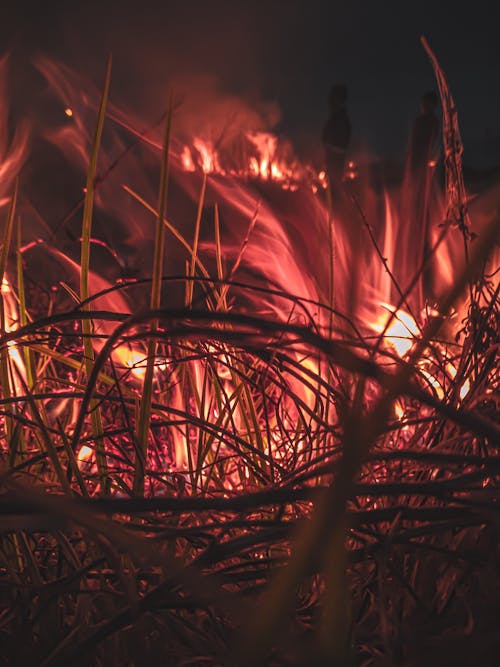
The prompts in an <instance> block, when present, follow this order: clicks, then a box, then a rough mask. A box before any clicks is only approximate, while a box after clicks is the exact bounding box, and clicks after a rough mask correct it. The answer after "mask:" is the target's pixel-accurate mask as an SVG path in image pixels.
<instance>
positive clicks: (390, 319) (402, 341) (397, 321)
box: [375, 303, 419, 357]
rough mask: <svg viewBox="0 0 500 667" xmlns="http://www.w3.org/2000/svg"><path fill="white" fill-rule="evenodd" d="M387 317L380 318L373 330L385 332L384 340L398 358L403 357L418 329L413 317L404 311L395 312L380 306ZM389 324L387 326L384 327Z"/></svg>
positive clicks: (385, 306) (389, 307) (391, 307)
mask: <svg viewBox="0 0 500 667" xmlns="http://www.w3.org/2000/svg"><path fill="white" fill-rule="evenodd" d="M381 305H382V306H383V307H384V308H385V309H386V310H387V311H389V315H387V316H385V317H383V318H381V320H379V322H378V323H377V324H376V325H375V330H376V331H379V332H382V331H384V329H386V331H385V340H387V342H388V343H389V344H390V345H391V346H392V347H393V348H394V349H395V350H396V352H397V353H398V355H399V356H400V357H404V356H405V354H407V353H408V352H409V351H410V350H411V348H412V347H413V344H414V342H415V339H416V337H417V336H418V334H419V328H418V326H417V323H416V322H415V320H414V319H413V317H412V316H411V315H410V314H409V313H407V312H405V311H404V310H401V309H400V310H397V311H396V309H395V308H394V307H393V306H390V305H388V304H386V303H382V304H381ZM387 323H389V326H387V328H386V325H387Z"/></svg>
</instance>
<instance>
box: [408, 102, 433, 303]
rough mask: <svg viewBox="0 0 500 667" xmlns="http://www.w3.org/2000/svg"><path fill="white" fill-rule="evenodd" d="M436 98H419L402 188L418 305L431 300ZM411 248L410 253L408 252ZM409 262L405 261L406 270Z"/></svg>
mask: <svg viewBox="0 0 500 667" xmlns="http://www.w3.org/2000/svg"><path fill="white" fill-rule="evenodd" d="M438 103H439V98H438V96H437V94H436V93H435V91H433V90H431V91H428V92H426V93H424V94H423V95H422V97H421V98H420V113H419V115H418V116H417V118H416V119H415V122H414V123H413V127H412V129H411V133H410V137H409V141H408V148H407V154H406V173H405V179H404V184H403V193H402V194H403V217H402V219H403V220H406V221H408V222H409V223H410V229H408V233H409V234H410V235H411V236H412V242H411V244H410V245H409V246H408V248H409V252H411V254H412V256H413V258H414V260H416V261H417V262H418V265H417V267H415V268H418V267H419V266H423V267H424V268H423V272H422V281H421V283H420V284H419V290H418V291H419V293H420V302H421V303H423V301H424V299H432V298H434V292H435V287H436V285H435V280H436V276H435V271H436V269H435V266H434V263H433V261H432V260H431V258H430V256H429V253H430V248H431V246H432V228H431V214H432V210H433V202H435V200H436V189H437V183H436V179H435V174H436V165H437V161H438V150H439V143H438V138H439V127H440V124H439V119H438V117H437V115H436V109H437V107H438ZM410 248H411V250H410ZM410 264H411V262H410V260H409V261H408V266H410Z"/></svg>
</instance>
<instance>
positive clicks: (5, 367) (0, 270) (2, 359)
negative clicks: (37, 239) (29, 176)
mask: <svg viewBox="0 0 500 667" xmlns="http://www.w3.org/2000/svg"><path fill="white" fill-rule="evenodd" d="M18 187H19V184H18V181H16V184H15V186H14V192H13V194H12V197H11V200H10V205H9V213H8V215H7V224H6V226H5V231H4V236H3V244H2V251H1V253H0V335H2V334H5V333H6V331H7V322H6V313H5V303H4V296H3V286H4V280H5V279H6V276H5V272H6V269H7V260H8V257H9V250H10V242H11V238H12V228H13V225H14V216H15V212H16V205H17V195H18ZM9 359H10V357H9V348H8V345H3V346H2V349H1V352H0V377H1V382H2V396H3V398H10V396H11V382H10V377H9V376H10V369H9V366H10V363H9ZM14 410H15V408H14V406H12V407H10V408H8V411H9V412H13V411H14ZM5 431H6V434H7V440H8V443H9V448H11V449H12V448H14V447H15V443H14V442H13V441H12V435H13V432H14V422H13V417H12V416H11V415H7V416H6V418H5ZM10 458H11V460H12V461H14V459H15V456H14V452H13V451H12V452H11V457H10Z"/></svg>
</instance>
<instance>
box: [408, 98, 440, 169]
mask: <svg viewBox="0 0 500 667" xmlns="http://www.w3.org/2000/svg"><path fill="white" fill-rule="evenodd" d="M437 105H438V96H437V95H436V93H435V92H434V91H433V90H431V91H429V92H427V93H425V94H424V95H422V97H421V99H420V114H419V116H418V117H417V119H416V120H415V123H414V125H413V128H412V131H411V136H410V145H409V147H408V151H409V155H408V158H409V166H410V170H411V172H412V176H413V177H414V178H418V179H420V180H425V178H426V176H427V174H428V172H429V167H432V166H433V165H432V162H435V158H436V145H437V139H438V134H439V120H438V118H437V116H436V113H435V111H436V108H437Z"/></svg>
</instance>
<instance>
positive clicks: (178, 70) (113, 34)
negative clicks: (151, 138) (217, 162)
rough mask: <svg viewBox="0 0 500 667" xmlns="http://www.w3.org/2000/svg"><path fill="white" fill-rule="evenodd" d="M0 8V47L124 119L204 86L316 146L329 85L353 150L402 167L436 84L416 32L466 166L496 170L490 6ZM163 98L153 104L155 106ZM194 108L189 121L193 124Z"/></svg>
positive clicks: (498, 49)
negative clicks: (81, 89) (77, 80)
mask: <svg viewBox="0 0 500 667" xmlns="http://www.w3.org/2000/svg"><path fill="white" fill-rule="evenodd" d="M10 4H11V5H12V7H11V8H10V9H9V3H5V2H4V3H2V10H1V12H2V16H1V21H0V39H1V43H0V44H1V47H0V48H1V50H2V51H6V50H10V51H12V53H13V61H14V62H16V61H19V60H23V59H24V60H25V61H27V60H29V58H30V57H31V55H32V54H34V53H36V52H37V51H42V52H44V53H47V54H50V55H53V56H56V57H58V58H60V59H61V60H63V61H64V62H66V63H67V64H70V65H72V66H74V67H76V68H77V69H79V70H80V71H83V72H85V73H86V74H88V75H89V76H91V77H92V78H93V80H94V81H95V83H96V84H99V83H100V81H102V73H103V70H104V65H105V59H106V54H107V52H108V51H110V50H111V51H112V52H113V57H114V69H113V91H114V95H116V97H119V98H121V99H123V100H126V102H127V103H129V104H130V105H131V106H133V107H135V109H136V110H137V109H139V107H140V105H141V104H143V105H144V106H145V107H148V108H151V107H152V106H154V105H155V104H158V97H157V94H158V91H159V90H165V89H166V87H167V82H168V81H169V80H171V79H172V78H174V79H178V80H182V79H185V80H187V81H189V80H191V78H192V80H196V77H200V76H201V77H203V76H209V77H211V79H212V80H213V81H215V82H216V84H215V85H216V87H217V89H218V90H220V91H222V92H224V93H228V94H237V95H238V96H241V97H242V98H243V99H245V100H246V101H247V102H248V103H249V104H250V105H251V104H256V105H258V104H260V103H261V102H262V101H266V102H275V103H277V106H278V107H279V109H280V118H279V120H278V121H277V124H276V130H277V131H278V132H280V133H283V134H285V135H288V136H290V137H292V139H293V140H294V141H295V143H296V144H297V145H299V146H302V147H304V146H308V145H309V146H312V145H314V144H315V142H319V136H320V134H321V126H322V124H323V122H324V120H325V115H326V102H325V98H326V95H327V92H328V89H329V86H330V85H331V83H333V82H337V81H339V82H345V83H347V84H348V86H349V104H348V107H349V112H350V116H351V119H352V125H353V138H354V143H355V147H357V148H358V149H363V150H365V151H367V152H369V153H373V154H378V155H390V156H393V157H398V156H399V157H401V156H402V155H403V154H404V149H405V144H406V141H407V136H408V132H409V129H410V127H411V124H412V121H413V119H414V117H415V115H416V114H417V112H418V101H419V97H420V95H421V94H422V93H423V92H424V91H426V90H428V89H429V88H432V87H434V79H433V72H432V68H431V66H430V64H429V62H428V60H427V56H426V54H425V52H424V50H423V48H422V47H421V45H420V40H419V38H420V35H422V34H423V35H425V36H426V37H427V39H428V41H429V42H430V45H431V47H432V48H433V49H434V50H435V52H436V54H437V56H438V58H439V60H440V62H441V65H442V66H443V68H444V70H445V72H446V74H447V77H448V80H449V84H450V86H451V90H452V92H453V94H454V97H455V100H456V102H457V105H458V109H459V117H460V121H461V129H462V135H463V138H464V143H465V161H466V162H467V161H469V162H472V163H474V164H476V165H478V166H480V165H485V164H487V163H489V164H495V163H497V164H500V146H499V143H498V139H497V138H498V137H500V39H499V37H500V35H499V27H498V23H497V22H496V20H495V18H494V8H495V4H496V3H493V2H484V1H476V2H474V3H471V2H467V3H465V2H461V3H460V2H448V1H445V2H436V1H434V2H431V1H428V0H420V1H419V2H406V1H405V0H399V1H394V0H379V1H378V2H375V1H372V0H364V1H360V0H351V1H350V2H347V1H344V2H340V1H338V0H332V1H330V2H327V1H326V0H308V1H304V0H282V1H280V2H277V1H275V0H268V1H267V2H259V1H257V0H256V1H255V2H236V1H235V2H228V1H222V0H217V1H213V0H212V1H211V0H206V1H205V2H199V1H198V0H190V1H188V0H185V1H184V2H168V1H164V2H158V1H154V2H151V1H146V0H145V1H144V2H134V3H130V2H125V1H123V2H106V1H105V0H104V1H103V2H102V3H92V2H85V3H84V2H82V3H68V2H64V3H63V2H52V3H39V4H38V5H36V6H35V9H33V8H32V3H22V2H18V3H15V4H14V3H10ZM164 97H165V96H164V95H163V98H164ZM202 112H203V110H200V113H202Z"/></svg>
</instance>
